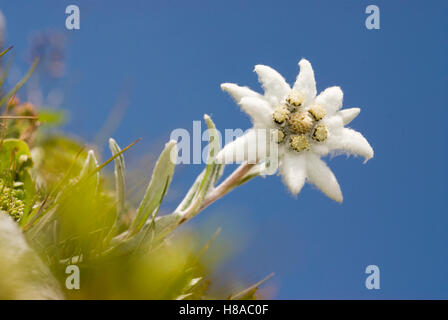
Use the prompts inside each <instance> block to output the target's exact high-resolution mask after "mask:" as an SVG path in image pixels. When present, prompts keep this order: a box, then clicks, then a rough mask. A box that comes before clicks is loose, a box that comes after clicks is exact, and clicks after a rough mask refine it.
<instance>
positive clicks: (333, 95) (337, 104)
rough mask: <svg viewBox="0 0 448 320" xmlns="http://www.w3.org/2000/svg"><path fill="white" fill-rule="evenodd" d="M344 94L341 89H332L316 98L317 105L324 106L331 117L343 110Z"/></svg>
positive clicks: (326, 90)
mask: <svg viewBox="0 0 448 320" xmlns="http://www.w3.org/2000/svg"><path fill="white" fill-rule="evenodd" d="M343 98H344V94H343V93H342V90H341V88H339V87H330V88H327V89H325V90H324V91H322V92H321V93H320V94H319V95H318V96H317V98H316V103H317V104H320V105H322V106H323V107H324V108H325V109H327V112H328V113H329V114H330V115H331V114H333V113H335V112H336V111H338V110H339V109H341V107H342V99H343Z"/></svg>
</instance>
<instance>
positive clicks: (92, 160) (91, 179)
mask: <svg viewBox="0 0 448 320" xmlns="http://www.w3.org/2000/svg"><path fill="white" fill-rule="evenodd" d="M97 167H98V161H97V160H96V157H95V153H94V152H93V150H89V152H88V153H87V159H86V161H85V162H84V165H83V167H82V169H81V173H80V174H79V181H80V182H83V183H84V182H85V183H86V184H87V185H88V186H89V187H92V190H88V191H94V192H96V190H97V189H98V185H99V182H100V173H99V172H98V171H97ZM92 173H94V174H92ZM89 189H90V188H89Z"/></svg>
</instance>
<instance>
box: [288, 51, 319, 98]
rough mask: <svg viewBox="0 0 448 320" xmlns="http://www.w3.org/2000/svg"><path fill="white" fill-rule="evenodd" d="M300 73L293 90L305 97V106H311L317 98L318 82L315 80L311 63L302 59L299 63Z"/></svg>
mask: <svg viewBox="0 0 448 320" xmlns="http://www.w3.org/2000/svg"><path fill="white" fill-rule="evenodd" d="M299 67H300V72H299V75H298V76H297V79H296V82H295V83H294V87H293V89H296V90H298V91H299V92H300V93H302V94H303V95H304V96H305V104H309V103H311V102H312V101H313V99H314V98H315V97H316V93H317V90H316V80H315V79H314V71H313V67H312V66H311V63H310V62H309V61H308V60H306V59H302V60H300V62H299Z"/></svg>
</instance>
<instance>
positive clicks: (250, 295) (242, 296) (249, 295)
mask: <svg viewBox="0 0 448 320" xmlns="http://www.w3.org/2000/svg"><path fill="white" fill-rule="evenodd" d="M274 275H275V274H274V273H271V274H270V275H268V276H267V277H266V278H264V279H263V280H261V281H259V282H257V283H256V284H254V285H252V286H250V287H249V288H247V289H244V290H243V291H240V292H239V293H237V294H234V295H231V296H230V297H229V300H254V299H255V293H256V292H257V290H258V288H259V287H260V286H261V285H262V284H264V283H265V282H266V281H268V280H269V279H271V278H272V277H273V276H274Z"/></svg>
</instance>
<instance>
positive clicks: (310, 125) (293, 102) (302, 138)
mask: <svg viewBox="0 0 448 320" xmlns="http://www.w3.org/2000/svg"><path fill="white" fill-rule="evenodd" d="M303 103H304V95H303V94H302V93H300V92H298V91H296V90H292V91H291V93H290V94H289V95H288V97H287V98H286V99H285V102H284V103H283V104H280V105H278V106H277V107H276V108H275V110H274V112H273V113H272V120H273V121H274V123H276V124H277V126H278V127H279V128H278V129H276V130H275V131H273V133H272V140H273V141H274V142H276V143H279V144H280V143H283V142H284V141H285V140H287V141H289V146H290V148H291V149H292V150H295V151H297V152H301V151H306V150H310V148H311V145H312V144H313V143H319V142H322V141H325V140H326V139H327V138H328V129H327V128H326V127H325V125H324V124H322V123H321V120H322V119H323V118H324V117H325V115H326V110H325V108H324V107H323V106H321V105H318V104H313V105H311V106H310V107H309V108H307V107H306V106H304V105H303Z"/></svg>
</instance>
